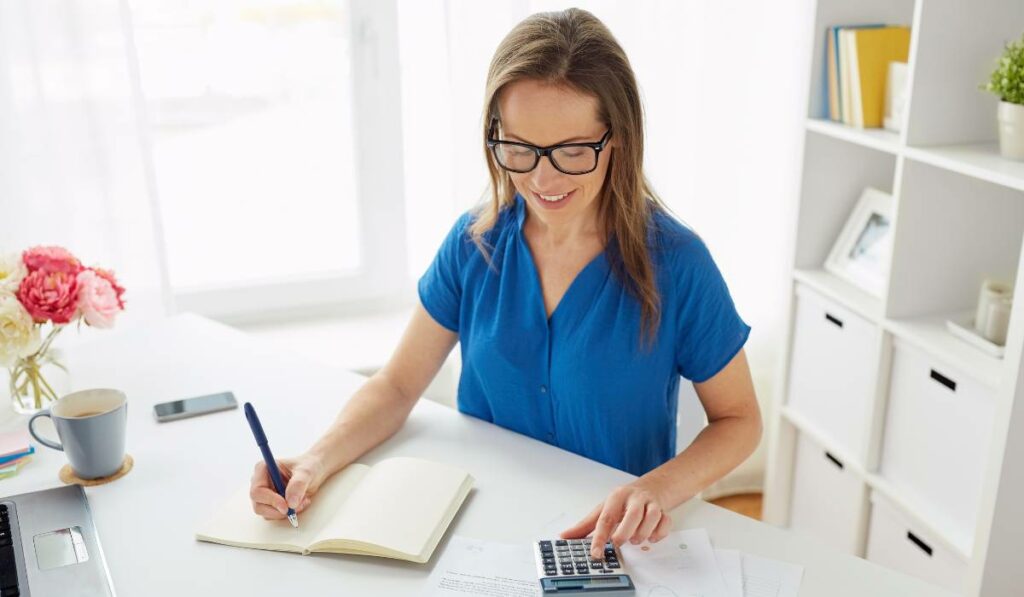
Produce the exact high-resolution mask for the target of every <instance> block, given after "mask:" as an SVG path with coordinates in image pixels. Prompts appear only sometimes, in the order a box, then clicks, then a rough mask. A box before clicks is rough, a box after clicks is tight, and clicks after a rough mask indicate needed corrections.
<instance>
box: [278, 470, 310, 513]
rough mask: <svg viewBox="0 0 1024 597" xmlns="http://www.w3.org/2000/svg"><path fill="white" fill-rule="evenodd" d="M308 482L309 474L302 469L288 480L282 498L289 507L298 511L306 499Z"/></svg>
mask: <svg viewBox="0 0 1024 597" xmlns="http://www.w3.org/2000/svg"><path fill="white" fill-rule="evenodd" d="M309 481H310V479H309V473H307V472H306V471H304V470H302V469H299V470H297V471H295V474H294V475H292V478H291V479H289V480H288V486H287V487H285V490H284V497H285V500H286V501H287V502H288V506H289V507H291V508H294V509H296V510H298V509H299V507H300V506H301V505H302V502H303V501H304V500H305V498H306V490H307V489H308V488H309Z"/></svg>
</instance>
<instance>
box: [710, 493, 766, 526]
mask: <svg viewBox="0 0 1024 597" xmlns="http://www.w3.org/2000/svg"><path fill="white" fill-rule="evenodd" d="M762 501H763V500H762V495H761V494H760V493H741V494H738V495H730V496H726V497H722V498H718V499H717V500H711V503H712V504H714V505H716V506H721V507H722V508H725V509H726V510H732V511H733V512H736V513H739V514H742V515H744V516H748V517H750V518H753V519H754V520H761V502H762Z"/></svg>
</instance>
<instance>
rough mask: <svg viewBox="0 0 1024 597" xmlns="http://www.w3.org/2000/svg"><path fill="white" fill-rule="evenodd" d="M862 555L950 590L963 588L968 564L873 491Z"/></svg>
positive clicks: (957, 590)
mask: <svg viewBox="0 0 1024 597" xmlns="http://www.w3.org/2000/svg"><path fill="white" fill-rule="evenodd" d="M865 557H866V558H867V559H868V560H870V561H872V562H875V563H876V564H880V565H882V566H886V567H888V568H892V569H894V570H898V571H900V572H904V573H906V574H910V575H912V576H917V577H919V578H922V579H924V580H927V581H929V582H931V583H934V584H936V585H939V586H941V587H944V588H946V589H949V590H952V591H953V592H956V593H960V592H962V590H963V589H962V586H963V583H964V578H965V576H966V574H967V563H966V562H964V561H963V560H962V559H960V557H958V556H956V555H955V554H953V553H952V552H950V551H949V550H947V549H946V548H944V547H943V546H942V545H940V544H939V543H938V542H937V541H935V540H934V538H933V537H931V536H930V535H929V534H928V533H927V532H924V531H922V530H921V529H919V528H915V526H914V525H913V524H910V523H909V522H908V520H907V518H906V516H904V515H903V514H902V513H901V512H900V511H899V510H898V509H897V508H896V507H895V506H894V505H893V504H892V503H891V502H889V501H888V500H886V499H885V498H884V497H882V496H881V495H879V494H878V493H874V492H873V493H872V494H871V523H870V525H869V526H868V547H867V553H866V555H865Z"/></svg>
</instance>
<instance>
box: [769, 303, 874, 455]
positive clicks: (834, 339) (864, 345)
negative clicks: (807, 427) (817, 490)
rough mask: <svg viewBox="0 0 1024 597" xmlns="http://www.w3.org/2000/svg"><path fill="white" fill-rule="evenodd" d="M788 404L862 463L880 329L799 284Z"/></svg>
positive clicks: (846, 452) (844, 451)
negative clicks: (860, 459)
mask: <svg viewBox="0 0 1024 597" xmlns="http://www.w3.org/2000/svg"><path fill="white" fill-rule="evenodd" d="M796 293H797V296H796V317H795V321H794V329H793V348H792V356H791V359H790V369H789V384H788V387H789V391H788V399H787V403H788V404H789V406H790V408H792V409H793V410H794V411H796V412H797V413H799V414H800V415H802V416H803V417H804V418H806V419H807V420H808V421H809V422H810V423H812V424H813V425H814V426H815V428H816V429H817V430H818V432H819V433H821V434H822V435H824V436H825V437H827V438H828V439H829V440H831V441H834V442H835V445H836V446H838V447H839V448H840V450H841V451H842V452H843V453H844V454H846V455H850V456H853V457H855V458H861V455H862V447H863V444H864V437H865V433H866V432H865V429H866V426H867V423H868V421H869V418H868V416H869V413H870V407H871V404H872V402H873V397H874V392H875V382H876V380H877V374H878V348H879V334H880V332H879V328H878V327H877V326H876V325H874V324H873V323H871V322H869V321H867V320H865V319H863V318H861V317H859V316H857V315H854V314H853V313H852V312H851V311H849V310H848V309H845V308H843V307H842V306H840V305H838V304H836V303H834V302H832V301H829V300H827V299H825V298H824V297H822V296H820V295H819V294H817V293H815V292H813V291H811V290H809V289H808V288H806V287H805V286H802V285H799V286H797V290H796Z"/></svg>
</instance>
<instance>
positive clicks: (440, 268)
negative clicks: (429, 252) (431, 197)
mask: <svg viewBox="0 0 1024 597" xmlns="http://www.w3.org/2000/svg"><path fill="white" fill-rule="evenodd" d="M470 221H471V217H470V214H469V212H467V213H465V214H463V215H462V216H461V217H460V218H459V219H458V220H457V221H456V222H455V225H454V226H452V229H451V230H450V231H449V232H448V235H447V236H446V237H445V239H444V241H443V242H442V243H441V248H439V249H438V250H437V255H435V256H434V261H433V262H431V264H430V267H428V268H427V271H426V273H424V274H423V277H421V278H420V281H419V284H418V290H419V295H420V302H421V303H422V304H423V308H424V309H426V310H427V313H430V316H431V317H433V318H434V321H436V322H437V323H439V324H441V325H442V326H444V327H446V328H448V329H449V330H451V331H453V332H458V331H459V305H460V304H461V301H462V265H463V263H464V262H465V251H466V249H467V243H469V244H470V245H471V244H472V242H473V241H472V239H470V237H469V234H468V228H469V223H470Z"/></svg>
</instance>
